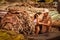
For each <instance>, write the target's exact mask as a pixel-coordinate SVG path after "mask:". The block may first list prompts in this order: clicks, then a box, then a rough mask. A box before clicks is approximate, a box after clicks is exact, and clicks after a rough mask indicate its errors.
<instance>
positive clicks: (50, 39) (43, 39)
mask: <svg viewBox="0 0 60 40" xmlns="http://www.w3.org/2000/svg"><path fill="white" fill-rule="evenodd" d="M27 38H28V40H60V32H51V33H44V34H39V35H38V36H28V37H27Z"/></svg>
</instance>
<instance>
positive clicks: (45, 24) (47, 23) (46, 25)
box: [38, 9, 52, 33]
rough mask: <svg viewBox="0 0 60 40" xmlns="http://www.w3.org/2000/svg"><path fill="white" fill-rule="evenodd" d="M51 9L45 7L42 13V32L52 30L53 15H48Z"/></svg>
mask: <svg viewBox="0 0 60 40" xmlns="http://www.w3.org/2000/svg"><path fill="white" fill-rule="evenodd" d="M48 13H49V10H48V9H44V10H43V13H42V17H41V16H40V17H41V18H39V20H38V23H39V25H40V28H41V32H42V33H45V32H50V30H51V24H52V21H51V17H50V16H49V15H48Z"/></svg>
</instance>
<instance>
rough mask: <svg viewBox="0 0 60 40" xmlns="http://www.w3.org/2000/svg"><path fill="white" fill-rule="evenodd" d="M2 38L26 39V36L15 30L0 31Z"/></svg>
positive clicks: (1, 39) (11, 39)
mask: <svg viewBox="0 0 60 40" xmlns="http://www.w3.org/2000/svg"><path fill="white" fill-rule="evenodd" d="M0 40H24V36H23V35H22V34H16V33H15V32H13V31H0Z"/></svg>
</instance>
